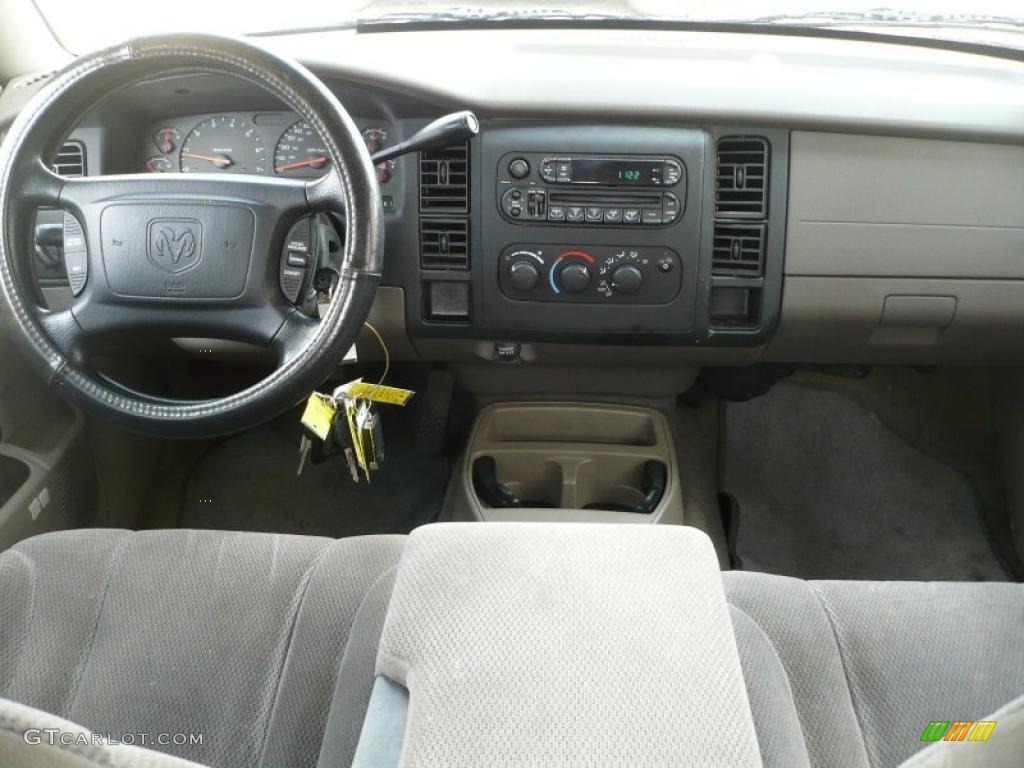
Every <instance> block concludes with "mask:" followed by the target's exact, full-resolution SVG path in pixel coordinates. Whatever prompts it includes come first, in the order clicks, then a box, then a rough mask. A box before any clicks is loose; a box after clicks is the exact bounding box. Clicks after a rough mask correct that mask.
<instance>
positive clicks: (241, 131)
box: [142, 112, 394, 184]
mask: <svg viewBox="0 0 1024 768" xmlns="http://www.w3.org/2000/svg"><path fill="white" fill-rule="evenodd" d="M357 123H358V124H360V125H362V124H363V122H362V121H358V120H357ZM362 133H363V141H364V142H365V143H366V147H367V149H368V150H369V151H370V153H371V154H372V153H373V152H376V151H377V150H378V149H381V148H383V147H385V146H387V142H388V129H387V128H386V127H384V126H380V125H366V126H365V127H363V130H362ZM329 167H330V159H329V158H328V156H327V150H326V148H325V146H324V141H323V139H322V138H321V137H320V135H319V134H318V133H317V132H316V131H315V130H313V128H312V127H311V126H310V125H309V124H308V123H307V122H306V121H305V120H302V119H301V118H299V117H298V116H297V115H296V114H295V113H292V112H254V113H252V112H229V113H225V114H219V115H195V116H190V117H180V118H172V119H169V120H164V121H162V122H161V123H159V124H157V125H153V126H151V128H150V130H149V131H148V132H147V135H146V137H145V139H144V141H143V161H142V170H145V171H148V172H150V173H248V174H256V175H260V176H284V177H294V178H317V177H318V176H321V175H323V173H324V172H325V171H326V170H327V169H328V168H329ZM393 172H394V161H389V162H384V163H380V164H378V166H377V180H378V181H379V182H380V183H381V184H386V183H387V182H388V181H390V180H391V176H392V175H393Z"/></svg>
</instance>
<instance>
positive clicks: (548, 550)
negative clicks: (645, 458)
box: [354, 523, 761, 768]
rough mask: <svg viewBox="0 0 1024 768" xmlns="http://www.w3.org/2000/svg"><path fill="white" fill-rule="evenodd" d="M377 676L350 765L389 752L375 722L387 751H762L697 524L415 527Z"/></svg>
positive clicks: (590, 762)
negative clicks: (397, 710)
mask: <svg viewBox="0 0 1024 768" xmlns="http://www.w3.org/2000/svg"><path fill="white" fill-rule="evenodd" d="M377 674H378V681H377V686H376V687H375V690H374V696H373V701H371V706H370V710H369V713H368V716H367V721H366V723H365V724H364V728H363V734H362V738H361V740H360V746H359V751H358V752H357V757H356V761H355V763H354V765H355V766H360V765H370V764H373V765H382V764H385V765H386V764H388V763H387V762H384V763H382V762H381V757H382V754H381V753H380V752H381V750H383V751H388V749H387V748H386V746H383V745H386V744H388V743H389V739H388V737H387V734H386V733H382V728H383V729H386V728H388V727H390V728H392V729H395V728H396V727H397V728H398V729H399V730H398V732H395V733H393V736H392V738H391V739H390V743H391V745H392V749H391V752H392V755H393V756H392V757H391V762H390V764H392V765H402V766H410V767H411V766H440V765H443V766H448V767H453V766H466V767H467V768H468V767H469V766H472V767H473V768H478V767H479V766H569V765H572V766H576V765H579V766H594V765H601V766H612V765H614V766H620V765H621V766H637V765H643V766H682V765H702V766H717V765H721V766H740V765H742V766H760V765H761V759H760V755H759V751H758V745H757V739H756V736H755V733H754V724H753V720H752V717H751V713H750V707H749V703H748V700H747V693H746V688H745V686H744V682H743V675H742V672H741V669H740V662H739V657H738V654H737V650H736V642H735V639H734V636H733V630H732V623H731V621H730V617H729V612H728V609H727V606H726V601H725V594H724V591H723V588H722V580H721V574H720V572H719V569H718V560H717V558H716V556H715V553H714V550H713V547H712V545H711V542H710V540H709V539H708V538H707V537H706V536H705V535H704V534H703V533H701V532H699V531H697V530H696V529H693V528H687V527H681V526H646V525H586V524H557V523H448V524H438V525H430V526H426V527H423V528H420V529H418V530H416V531H414V532H413V533H412V535H411V536H410V538H409V540H408V543H407V545H406V548H405V551H404V553H403V555H402V559H401V562H400V565H399V569H398V575H397V578H396V582H395V588H394V593H393V597H392V602H391V605H390V607H389V609H388V615H387V618H386V621H385V626H384V631H383V635H382V637H381V644H380V649H379V652H378V657H377ZM403 688H404V689H405V691H407V700H406V701H405V703H404V704H399V705H398V706H399V708H400V707H402V706H405V707H406V709H405V711H404V713H402V716H401V717H398V718H396V717H395V707H392V706H390V705H388V704H387V702H388V701H396V700H398V701H401V700H403V698H404V692H402V693H401V694H400V695H399V696H397V697H396V695H395V691H396V690H398V691H400V692H401V691H402V689H403ZM396 722H397V723H398V725H397V726H396V725H395V723H396ZM387 723H390V725H387ZM399 743H400V748H399V747H398V744H399ZM374 753H376V754H374Z"/></svg>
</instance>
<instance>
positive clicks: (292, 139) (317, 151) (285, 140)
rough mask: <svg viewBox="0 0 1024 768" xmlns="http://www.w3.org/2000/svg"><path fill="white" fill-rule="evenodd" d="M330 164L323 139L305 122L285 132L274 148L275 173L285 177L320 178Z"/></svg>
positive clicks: (300, 121)
mask: <svg viewBox="0 0 1024 768" xmlns="http://www.w3.org/2000/svg"><path fill="white" fill-rule="evenodd" d="M330 162H331V161H330V159H329V158H328V157H327V147H325V146H324V142H323V139H321V138H320V135H319V134H318V133H317V132H316V131H314V130H313V128H312V126H311V125H310V124H309V123H307V122H306V121H305V120H299V121H298V122H297V123H295V124H294V125H292V126H291V127H290V128H289V129H288V130H287V131H285V132H284V133H283V134H282V135H281V138H280V139H278V142H277V146H276V147H275V148H274V173H279V174H283V175H285V176H309V177H316V176H320V175H321V174H322V173H323V172H324V170H326V168H327V166H328V164H329V163H330Z"/></svg>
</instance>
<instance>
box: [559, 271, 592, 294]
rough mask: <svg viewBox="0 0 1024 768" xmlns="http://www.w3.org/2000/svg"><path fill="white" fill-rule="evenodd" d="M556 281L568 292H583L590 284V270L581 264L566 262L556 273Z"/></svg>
mask: <svg viewBox="0 0 1024 768" xmlns="http://www.w3.org/2000/svg"><path fill="white" fill-rule="evenodd" d="M558 282H559V283H561V285H562V288H563V289H564V290H565V291H567V292H569V293H583V291H585V290H587V286H588V285H590V270H589V269H587V268H586V266H585V265H583V264H566V265H565V266H564V267H562V271H561V272H559V273H558Z"/></svg>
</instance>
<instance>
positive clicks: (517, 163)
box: [508, 157, 530, 179]
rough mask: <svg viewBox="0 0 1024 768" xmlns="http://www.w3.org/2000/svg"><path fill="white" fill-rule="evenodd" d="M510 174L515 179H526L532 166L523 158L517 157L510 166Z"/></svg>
mask: <svg viewBox="0 0 1024 768" xmlns="http://www.w3.org/2000/svg"><path fill="white" fill-rule="evenodd" d="M508 174H509V176H511V177H512V178H513V179H525V178H526V177H527V176H529V175H530V164H529V163H528V162H526V161H525V160H524V159H523V158H521V157H517V158H516V159H515V160H513V161H512V162H511V163H509V164H508Z"/></svg>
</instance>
